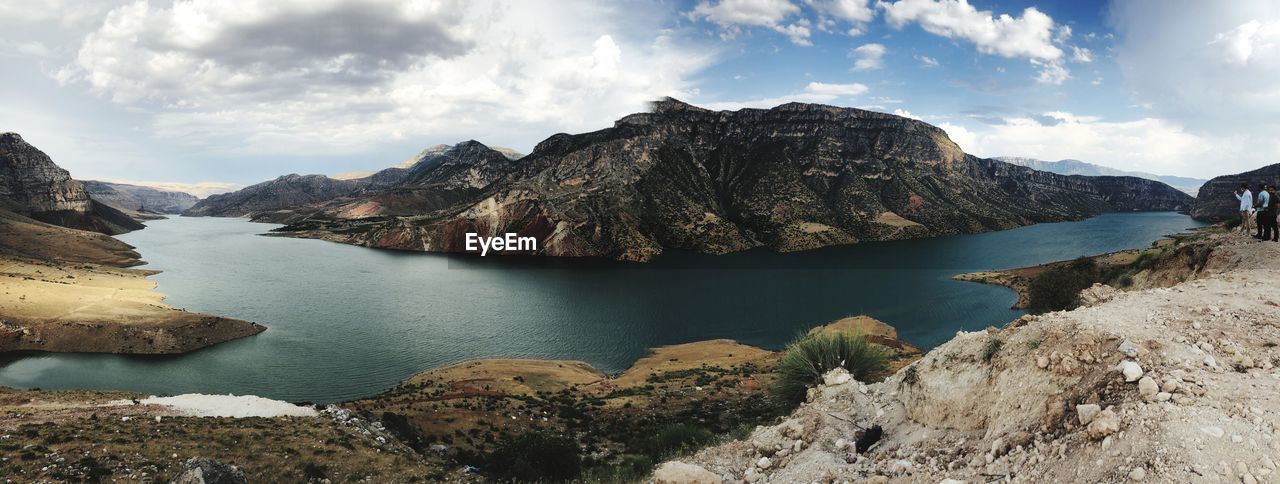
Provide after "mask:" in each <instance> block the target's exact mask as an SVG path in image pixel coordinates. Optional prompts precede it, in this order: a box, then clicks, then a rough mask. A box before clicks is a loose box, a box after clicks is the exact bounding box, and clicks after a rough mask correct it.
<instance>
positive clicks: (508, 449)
mask: <svg viewBox="0 0 1280 484" xmlns="http://www.w3.org/2000/svg"><path fill="white" fill-rule="evenodd" d="M580 452H581V450H580V449H578V444H577V442H574V441H573V439H570V438H568V437H565V436H562V435H554V434H544V433H528V434H524V435H521V436H519V437H516V438H514V439H511V440H509V441H507V442H506V443H504V444H502V445H501V446H500V447H498V449H497V450H495V451H493V452H492V453H490V454H489V457H488V458H487V459H486V462H485V467H486V468H484V469H481V471H484V472H485V473H486V474H488V475H489V476H490V477H493V478H495V479H497V480H499V481H515V482H565V481H571V480H574V479H576V478H577V477H578V475H579V474H581V473H582V457H581V456H580V455H579V454H580Z"/></svg>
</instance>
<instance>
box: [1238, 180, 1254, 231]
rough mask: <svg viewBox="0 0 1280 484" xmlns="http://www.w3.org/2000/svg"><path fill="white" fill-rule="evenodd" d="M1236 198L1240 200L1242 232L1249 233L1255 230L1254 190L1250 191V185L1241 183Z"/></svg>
mask: <svg viewBox="0 0 1280 484" xmlns="http://www.w3.org/2000/svg"><path fill="white" fill-rule="evenodd" d="M1236 200H1239V201H1240V232H1241V233H1244V234H1248V233H1249V232H1252V231H1253V192H1250V191H1249V185H1247V184H1244V183H1241V184H1240V188H1237V189H1236Z"/></svg>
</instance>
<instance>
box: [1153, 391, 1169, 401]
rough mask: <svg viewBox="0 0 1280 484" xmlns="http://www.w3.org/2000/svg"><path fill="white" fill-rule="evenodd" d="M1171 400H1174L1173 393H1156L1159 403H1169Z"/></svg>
mask: <svg viewBox="0 0 1280 484" xmlns="http://www.w3.org/2000/svg"><path fill="white" fill-rule="evenodd" d="M1171 398H1173V394H1172V393H1169V392H1158V393H1156V401H1157V402H1167V401H1169V399H1171Z"/></svg>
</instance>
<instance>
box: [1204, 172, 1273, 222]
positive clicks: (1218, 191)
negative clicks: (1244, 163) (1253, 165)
mask: <svg viewBox="0 0 1280 484" xmlns="http://www.w3.org/2000/svg"><path fill="white" fill-rule="evenodd" d="M1264 182H1265V183H1269V184H1271V185H1276V184H1277V183H1280V163H1277V164H1274V165H1268V166H1264V167H1262V168H1258V169H1256V170H1251V171H1246V172H1244V173H1237V174H1234V175H1223V176H1219V177H1215V178H1213V179H1212V180H1209V181H1208V182H1205V184H1204V186H1203V187H1201V188H1200V195H1199V196H1197V197H1196V202H1195V204H1194V205H1193V206H1192V208H1191V216H1192V217H1193V218H1195V219H1196V220H1203V221H1206V222H1219V221H1222V220H1226V219H1228V218H1231V217H1234V216H1237V215H1239V214H1240V202H1239V201H1237V200H1236V198H1235V191H1236V188H1237V187H1239V186H1240V184H1241V183H1245V184H1248V185H1249V191H1250V192H1253V194H1254V195H1257V191H1258V184H1259V183H1264Z"/></svg>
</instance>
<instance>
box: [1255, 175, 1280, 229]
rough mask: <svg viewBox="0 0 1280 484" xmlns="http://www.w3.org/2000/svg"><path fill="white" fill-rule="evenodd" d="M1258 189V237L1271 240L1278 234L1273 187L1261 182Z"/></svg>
mask: <svg viewBox="0 0 1280 484" xmlns="http://www.w3.org/2000/svg"><path fill="white" fill-rule="evenodd" d="M1260 188H1261V190H1259V191H1258V239H1260V240H1273V239H1275V238H1276V237H1277V236H1280V228H1277V227H1276V201H1277V200H1276V199H1275V188H1273V187H1271V186H1270V185H1266V184H1263V186H1262V187H1260Z"/></svg>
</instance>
